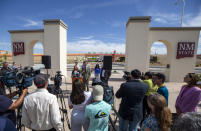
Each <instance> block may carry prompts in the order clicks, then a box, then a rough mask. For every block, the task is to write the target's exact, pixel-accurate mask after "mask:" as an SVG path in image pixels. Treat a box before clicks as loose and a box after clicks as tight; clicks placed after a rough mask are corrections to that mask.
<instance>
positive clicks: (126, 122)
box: [116, 69, 148, 131]
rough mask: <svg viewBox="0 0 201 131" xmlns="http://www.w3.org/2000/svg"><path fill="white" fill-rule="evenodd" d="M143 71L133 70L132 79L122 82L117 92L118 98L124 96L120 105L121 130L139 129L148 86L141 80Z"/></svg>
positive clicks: (135, 130)
mask: <svg viewBox="0 0 201 131" xmlns="http://www.w3.org/2000/svg"><path fill="white" fill-rule="evenodd" d="M140 76H141V72H140V71H139V70H137V69H135V70H133V71H131V80H128V81H127V82H125V83H122V84H121V86H120V88H119V90H118V91H117V92H116V97H117V98H122V100H121V104H120V107H119V115H120V118H119V131H127V129H128V128H129V131H137V127H138V124H139V122H140V121H141V119H142V117H143V115H142V103H143V98H144V96H145V93H146V92H147V90H148V86H147V85H146V84H144V83H143V82H141V80H140Z"/></svg>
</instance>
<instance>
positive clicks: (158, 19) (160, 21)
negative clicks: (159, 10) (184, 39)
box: [154, 18, 167, 24]
mask: <svg viewBox="0 0 201 131" xmlns="http://www.w3.org/2000/svg"><path fill="white" fill-rule="evenodd" d="M154 21H155V22H158V23H164V24H165V23H167V21H166V20H165V19H162V18H155V19H154Z"/></svg>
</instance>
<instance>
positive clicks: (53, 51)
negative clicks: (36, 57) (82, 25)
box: [8, 19, 67, 76]
mask: <svg viewBox="0 0 201 131" xmlns="http://www.w3.org/2000/svg"><path fill="white" fill-rule="evenodd" d="M43 23H44V29H39V30H10V31H8V32H9V33H10V34H11V42H12V44H14V43H24V53H22V54H19V55H16V56H14V55H13V60H14V61H15V62H16V63H17V64H21V65H22V66H32V65H33V46H34V44H35V43H37V42H38V41H40V42H41V43H42V44H43V49H44V55H50V56H51V66H52V68H51V72H53V74H55V73H56V71H58V70H59V71H61V72H62V74H63V75H64V76H67V70H66V68H67V55H66V53H67V25H66V24H65V23H64V22H63V21H62V20H58V19H57V20H44V21H43ZM13 51H14V50H13Z"/></svg>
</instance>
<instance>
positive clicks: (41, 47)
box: [34, 43, 43, 49]
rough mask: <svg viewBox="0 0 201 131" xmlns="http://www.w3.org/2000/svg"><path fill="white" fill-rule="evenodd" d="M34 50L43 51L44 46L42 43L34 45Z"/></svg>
mask: <svg viewBox="0 0 201 131" xmlns="http://www.w3.org/2000/svg"><path fill="white" fill-rule="evenodd" d="M34 49H43V45H42V44H41V43H37V44H35V45H34Z"/></svg>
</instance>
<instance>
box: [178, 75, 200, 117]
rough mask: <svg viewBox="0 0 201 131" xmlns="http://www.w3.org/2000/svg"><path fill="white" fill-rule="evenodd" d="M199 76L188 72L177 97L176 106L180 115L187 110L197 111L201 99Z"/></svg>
mask: <svg viewBox="0 0 201 131" xmlns="http://www.w3.org/2000/svg"><path fill="white" fill-rule="evenodd" d="M198 81H199V77H198V76H197V75H196V74H195V73H188V74H187V75H186V76H185V77H184V82H185V83H187V84H186V85H183V86H182V88H181V90H180V93H179V95H178V97H177V100H176V104H175V108H176V111H177V114H178V115H181V114H183V113H186V112H197V105H198V103H199V102H200V101H201V89H200V88H199V86H198V85H197V82H198Z"/></svg>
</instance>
